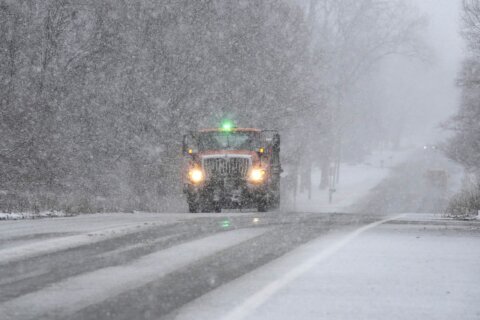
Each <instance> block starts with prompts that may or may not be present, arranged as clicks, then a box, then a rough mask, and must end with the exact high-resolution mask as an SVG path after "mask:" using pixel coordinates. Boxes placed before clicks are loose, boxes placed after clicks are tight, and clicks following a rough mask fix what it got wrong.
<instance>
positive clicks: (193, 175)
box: [188, 168, 204, 183]
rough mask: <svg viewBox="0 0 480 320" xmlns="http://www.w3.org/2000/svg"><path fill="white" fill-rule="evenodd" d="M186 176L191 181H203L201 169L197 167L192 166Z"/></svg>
mask: <svg viewBox="0 0 480 320" xmlns="http://www.w3.org/2000/svg"><path fill="white" fill-rule="evenodd" d="M188 178H189V179H190V181H192V182H193V183H200V182H202V181H203V179H204V176H203V171H202V170H200V169H198V168H192V169H190V170H189V171H188Z"/></svg>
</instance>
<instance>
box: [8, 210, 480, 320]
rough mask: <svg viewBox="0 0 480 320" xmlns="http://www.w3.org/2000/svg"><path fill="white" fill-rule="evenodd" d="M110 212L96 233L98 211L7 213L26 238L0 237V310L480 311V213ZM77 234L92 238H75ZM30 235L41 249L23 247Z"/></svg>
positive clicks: (61, 315) (53, 313) (246, 314)
mask: <svg viewBox="0 0 480 320" xmlns="http://www.w3.org/2000/svg"><path fill="white" fill-rule="evenodd" d="M122 217H123V218H120V215H119V216H118V218H119V220H122V219H123V220H122V224H121V226H120V225H119V226H118V228H120V229H115V227H114V226H112V225H109V226H108V228H107V230H109V231H110V232H103V233H101V231H99V230H105V224H107V225H108V223H104V222H103V220H102V219H103V216H102V217H96V216H92V217H91V219H92V220H91V223H90V225H89V227H88V228H86V227H81V225H82V224H81V223H78V225H77V227H73V226H71V228H70V229H68V228H67V227H66V226H63V225H64V224H65V221H66V220H64V219H53V220H51V221H50V225H51V226H50V227H49V228H53V229H55V226H56V227H57V233H55V232H54V230H53V229H52V230H46V229H45V226H44V225H43V224H44V221H45V220H30V221H18V222H17V223H26V224H29V225H30V227H31V233H32V235H31V237H30V239H35V242H34V243H33V242H31V241H30V240H29V241H28V242H27V243H24V242H22V241H20V240H19V239H21V238H22V237H25V236H26V235H22V234H23V233H22V232H23V231H19V233H18V234H16V233H11V234H10V239H12V240H11V241H9V238H8V237H7V236H5V235H4V236H3V238H2V239H3V240H2V241H3V242H4V246H3V249H2V250H0V315H1V317H0V319H159V318H162V317H165V318H167V319H278V318H280V319H291V318H297V319H322V318H324V319H384V318H385V317H388V318H393V319H412V318H422V319H424V318H432V319H433V318H434V319H451V318H461V319H477V318H478V316H479V312H480V308H478V304H476V303H475V300H476V297H478V295H479V294H480V289H479V288H480V274H479V272H478V270H480V250H479V249H478V248H480V225H479V222H478V221H470V222H458V221H453V220H447V219H442V218H441V217H440V216H438V215H419V214H412V215H402V216H401V217H398V216H386V217H384V216H380V215H376V216H375V215H364V214H355V215H352V214H300V213H280V212H274V213H267V214H258V213H235V214H223V215H215V214H205V215H198V216H195V215H191V216H190V215H185V216H183V219H182V216H181V215H162V214H156V215H154V214H140V215H139V216H135V215H129V216H127V215H126V216H122ZM128 217H131V219H130V220H129V218H128ZM78 219H80V220H82V219H86V217H79V218H78ZM70 221H72V223H73V224H74V223H75V221H76V220H75V218H72V219H71V220H70ZM95 221H96V222H97V223H95ZM99 221H101V222H99ZM8 225H11V222H8V224H5V225H2V228H6V227H7V226H8ZM37 226H38V229H37V228H36V227H37ZM62 226H63V230H62ZM49 228H47V229H49ZM112 228H113V229H115V232H111V231H112ZM122 228H123V229H122ZM65 229H68V230H69V231H68V232H69V233H71V234H70V235H68V236H66V235H65ZM17 230H23V229H22V228H18V229H17ZM36 230H40V233H37V231H36ZM95 230H97V231H95ZM43 231H48V234H47V235H45V236H42V233H41V232H43ZM76 232H77V233H79V234H76ZM85 232H91V234H97V233H98V234H101V235H102V236H99V237H98V239H96V240H95V241H91V242H85V241H84V238H83V236H84V234H83V233H85ZM72 237H73V238H72ZM75 237H79V238H75ZM87 237H88V236H87ZM55 241H57V242H58V244H57V245H53V244H54V243H55ZM64 242H65V243H67V244H68V245H64V244H63V243H64ZM8 243H10V244H11V246H8V245H7V244H8ZM42 244H44V245H45V246H46V247H47V248H48V250H46V249H45V250H39V251H38V252H37V253H36V254H32V251H31V250H26V248H27V249H32V248H34V247H33V245H35V248H41V246H42ZM13 249H17V254H16V255H15V256H12V252H14V251H15V250H13ZM6 252H7V253H9V254H5V253H6ZM457 316H459V317H457Z"/></svg>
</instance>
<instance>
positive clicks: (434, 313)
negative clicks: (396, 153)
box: [172, 215, 480, 320]
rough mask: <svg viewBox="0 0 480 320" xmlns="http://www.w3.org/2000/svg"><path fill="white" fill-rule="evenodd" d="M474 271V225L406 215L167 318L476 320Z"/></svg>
mask: <svg viewBox="0 0 480 320" xmlns="http://www.w3.org/2000/svg"><path fill="white" fill-rule="evenodd" d="M417 217H418V219H417ZM479 271H480V224H478V223H476V224H473V225H472V224H468V223H458V222H454V221H446V220H441V219H440V220H439V219H435V218H434V219H432V218H431V216H425V215H418V216H415V215H409V216H408V217H404V218H401V219H396V220H393V221H387V222H385V223H382V224H381V225H378V224H372V225H369V226H366V227H363V228H361V229H359V230H355V231H353V232H347V233H344V232H339V233H335V234H331V235H329V236H328V237H325V238H320V239H317V240H316V241H313V242H311V243H308V244H306V245H304V246H302V247H300V248H298V249H296V250H294V251H293V252H290V253H289V254H287V255H285V256H284V257H282V258H280V259H278V260H276V261H273V262H271V263H269V264H267V265H265V266H263V267H261V268H259V269H257V270H255V271H253V272H251V273H249V274H247V275H245V276H243V277H241V278H239V279H237V280H235V281H232V282H231V283H229V284H227V285H225V286H222V287H220V288H218V289H216V290H214V291H212V292H210V293H209V294H207V295H205V296H203V297H201V298H199V299H197V300H195V301H194V302H192V303H190V304H189V305H187V306H185V307H184V308H182V309H181V310H179V311H178V312H177V313H176V314H175V315H172V318H175V319H178V320H187V319H207V318H208V319H230V320H234V319H235V320H236V319H249V320H253V319H479V318H480V305H479V304H478V297H479V296H480V272H479Z"/></svg>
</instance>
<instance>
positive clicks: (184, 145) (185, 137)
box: [182, 134, 188, 156]
mask: <svg viewBox="0 0 480 320" xmlns="http://www.w3.org/2000/svg"><path fill="white" fill-rule="evenodd" d="M182 153H183V155H184V156H186V155H187V154H188V148H187V135H186V134H184V135H183V139H182Z"/></svg>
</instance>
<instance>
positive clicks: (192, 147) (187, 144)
mask: <svg viewBox="0 0 480 320" xmlns="http://www.w3.org/2000/svg"><path fill="white" fill-rule="evenodd" d="M194 141H195V140H194V138H193V136H192V135H191V134H189V135H187V134H186V135H184V136H183V143H182V153H183V155H184V156H187V155H190V156H193V155H194V154H195V153H197V152H198V149H197V147H196V144H195V142H194Z"/></svg>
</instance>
